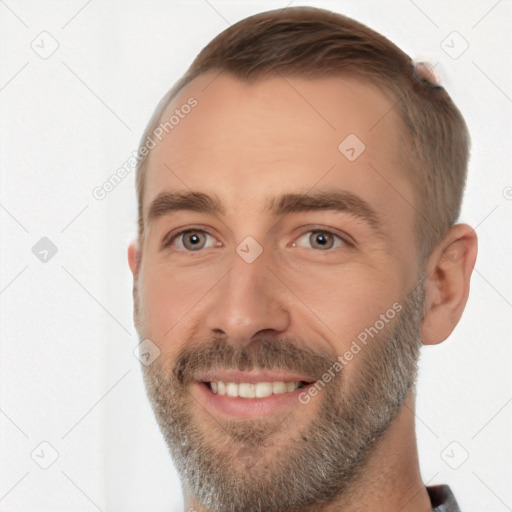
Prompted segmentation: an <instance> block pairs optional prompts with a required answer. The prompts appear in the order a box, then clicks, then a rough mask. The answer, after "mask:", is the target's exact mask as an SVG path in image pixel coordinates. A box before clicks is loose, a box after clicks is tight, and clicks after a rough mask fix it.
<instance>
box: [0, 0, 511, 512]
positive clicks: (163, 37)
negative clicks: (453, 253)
mask: <svg viewBox="0 0 512 512" xmlns="http://www.w3.org/2000/svg"><path fill="white" fill-rule="evenodd" d="M299 4H300V3H299V2H293V3H292V4H291V5H299ZM286 5H289V4H288V1H283V2H280V1H274V2H269V1H261V2H256V1H246V2H235V1H231V2H229V1H220V0H210V1H209V2H207V1H206V0H197V1H187V2H184V1H180V2H170V1H164V0H158V1H157V0H153V1H147V2H136V1H124V2H121V1H120V0H117V1H114V0H108V1H105V0H104V1H100V0H92V1H91V0H90V1H88V2H86V1H85V0H72V1H67V2H64V1H60V2H57V1H45V2H36V1H27V0H19V1H16V0H5V1H0V16H1V25H0V30H1V32H0V34H1V67H0V73H1V74H0V101H1V109H2V110H1V115H0V129H1V150H0V162H1V168H2V182H1V197H0V204H1V206H0V226H1V244H0V247H1V258H2V267H1V268H2V272H1V276H0V301H1V308H2V320H1V323H0V333H1V358H0V399H1V403H0V450H1V452H0V511H2V512H14V511H16V512H21V511H23V512H43V511H52V512H59V511H63V512H64V511H65V512H73V511H77V512H78V511H80V512H82V511H83V512H94V511H97V510H101V511H104V512H150V511H151V512H160V511H170V510H181V507H182V505H181V504H182V497H181V488H180V485H179V480H178V477H177V474H176V472H175V470H174V469H173V467H172V463H171V460H170V458H169V456H168V452H167V448H166V446H165V444H164V442H163V439H162V438H161V436H160V433H159V431H158V428H157V425H156V422H155V421H154V419H153V415H152V411H151V409H150V407H149V405H148V403H147V400H146V396H145V393H144V388H143V384H142V378H141V373H140V369H139V364H140V363H139V362H138V360H137V359H136V358H135V357H134V355H133V353H132V351H133V350H134V348H135V347H136V346H137V343H138V340H137V336H136V333H135V330H134V327H133V323H132V299H131V286H132V285H131V274H130V273H129V270H128V266H127V263H126V247H127V245H128V243H129V241H130V239H131V238H132V237H133V236H134V235H135V233H136V198H135V192H134V173H132V174H130V175H129V176H128V177H127V178H126V179H125V180H124V181H123V182H122V183H121V184H119V185H118V186H117V187H116V188H115V189H114V190H113V191H112V192H111V193H110V194H109V195H108V196H107V197H106V198H105V199H104V200H102V201H100V200H97V199H95V198H94V197H93V195H92V190H93V188H94V187H97V186H99V185H101V184H102V183H103V182H104V181H105V180H107V179H108V177H109V176H110V175H111V174H112V173H114V172H115V171H116V169H117V168H118V167H120V166H121V165H122V164H123V163H124V162H125V161H126V160H127V159H128V158H129V156H130V155H131V154H132V152H133V151H134V150H135V149H136V148H137V144H138V141H139V138H140V136H141V134H142V131H143V129H144V127H145V125H146V123H147V121H148V120H149V117H150V114H151V113H152V111H153V109H154V107H155V106H156V104H157V102H158V100H159V99H160V98H161V96H163V94H164V93H165V92H166V91H167V90H168V89H169V88H170V87H171V85H172V84H173V83H174V82H175V81H176V80H177V79H178V78H179V76H181V75H182V74H183V73H184V72H185V70H186V68H187V67H188V65H189V64H190V63H191V61H192V59H193V58H194V57H195V55H196V54H197V53H198V52H199V50H200V49H201V48H202V47H203V46H204V45H205V44H207V43H208V42H209V41H210V40H211V38H213V37H214V36H215V35H217V34H218V33H219V32H220V31H222V30H223V29H224V28H226V27H227V26H228V24H232V23H234V22H236V21H238V20H240V19H242V18H244V17H246V16H247V15H250V14H253V13H256V12H259V11H263V10H267V9H271V8H278V7H285V6H286ZM301 5H304V4H301ZM308 5H315V6H319V7H326V8H329V9H332V10H335V11H339V12H341V13H344V14H347V15H349V16H352V17H354V18H356V19H357V20H359V21H362V22H363V23H365V24H367V25H369V26H370V27H372V28H374V29H376V30H377V31H379V32H381V33H383V34H384V35H386V36H387V37H389V38H390V39H391V40H392V41H393V42H395V43H396V44H398V46H400V47H401V48H403V49H404V50H405V51H406V52H407V53H409V54H410V55H411V56H412V57H413V59H415V60H427V61H429V62H431V63H432V64H437V67H436V69H437V71H438V73H439V74H440V76H441V81H442V83H443V84H444V86H445V87H446V88H447V90H448V92H449V93H450V94H451V95H452V97H453V99H454V101H455V103H456V104H457V105H458V107H459V108H460V110H461V111H462V113H463V114H464V116H465V118H466V120H467V123H468V125H469V129H470V132H471V134H472V140H473V150H472V158H471V165H470V169H469V180H468V185H467V191H466V197H465V203H464V207H463V211H462V215H461V218H460V220H461V221H462V222H468V223H469V224H471V225H472V226H474V227H476V232H477V234H478V238H479V244H480V247H479V256H478V260H477V264H476V270H475V272H474V275H473V278H472V282H471V294H470V299H469V302H468V305H467V308H466V311H465V313H464V316H463V318H462V320H461V322H460V324H459V325H458V326H457V328H456V329H455V331H454V333H453V334H452V335H451V336H450V338H449V339H448V340H447V341H446V342H444V343H443V344H441V345H438V346H434V347H427V348H424V349H423V355H422V359H421V368H420V379H419V389H418V395H419V397H418V404H417V417H418V421H417V434H418V442H419V451H420V461H421V470H422V475H423V479H424V482H425V483H426V484H428V485H433V484H436V483H448V484H449V485H450V486H451V487H452V489H453V491H454V493H455V495H456V497H457V499H458V501H459V504H460V505H461V508H462V510H463V511H464V512H476V511H481V510H485V511H496V512H505V511H507V510H512V487H511V486H510V482H511V481H512V447H511V440H510V432H511V431H512V403H511V401H512V385H511V379H510V376H509V374H510V370H511V367H512V363H511V359H512V358H511V352H512V348H511V347H512V344H511V334H512V332H511V327H510V318H511V311H512V310H511V308H512V292H511V290H512V286H511V284H512V282H511V275H510V262H511V261H512V258H511V256H512V247H511V245H512V244H511V238H512V237H511V235H512V229H511V226H512V221H511V210H512V201H511V200H510V199H511V197H512V196H511V189H510V187H511V186H512V176H511V172H510V162H511V160H512V154H511V149H510V147H511V144H510V140H511V138H510V135H511V131H512V130H511V119H512V116H511V113H512V77H511V70H510V69H511V67H510V62H512V56H511V44H510V43H511V39H510V34H509V32H510V26H511V13H512V6H511V3H510V1H509V0H502V1H496V0H482V1H478V2H476V1H473V2H459V1H453V0H452V1H450V2H445V1H426V0H415V2H413V1H410V0H400V1H398V0H396V1H389V2H380V1H366V2H356V1H350V2H349V1H335V2H334V1H333V2H328V1H324V2H309V3H308ZM43 31H46V32H47V33H48V34H51V36H50V35H48V34H43V35H40V34H41V32H43ZM454 31H456V32H458V34H459V35H460V36H461V37H462V38H464V40H465V41H467V44H469V47H468V49H467V50H466V51H465V52H464V53H462V55H460V56H459V57H458V58H453V56H454V55H455V54H456V53H458V52H460V51H461V49H463V46H462V45H463V44H465V43H464V41H463V39H461V37H459V36H458V35H456V34H455V35H454V34H453V32H454ZM52 38H53V39H52ZM447 38H448V39H447ZM53 40H54V41H56V42H53ZM443 41H445V42H444V43H443ZM57 43H58V48H57V49H56V51H55V52H54V53H53V54H52V55H51V56H49V57H48V58H42V57H47V55H44V54H43V55H42V56H40V54H41V53H44V51H49V50H51V49H52V45H56V44H57ZM31 45H32V47H31ZM34 47H35V49H37V50H36V51H35V49H34ZM450 47H452V48H451V49H450ZM445 50H446V51H445ZM447 51H448V52H451V53H452V55H451V56H450V55H449V54H448V53H447ZM37 52H39V53H37ZM507 187H509V188H507ZM42 237H48V238H49V239H50V240H51V241H52V242H53V244H55V246H56V247H57V250H58V252H57V253H56V254H55V255H54V256H53V257H52V258H51V259H49V261H47V262H45V263H44V262H41V261H40V260H39V259H38V258H37V257H36V255H34V254H33V252H32V247H33V246H34V245H35V244H36V243H37V242H38V241H39V240H40V239H41V238H42ZM43 441H45V442H47V443H49V444H50V445H51V447H52V448H50V447H49V446H48V445H42V446H39V444H40V443H41V442H43ZM454 442H455V443H454ZM34 449H36V451H35V452H34V453H33V454H32V457H31V453H32V452H33V450H34ZM53 450H55V451H56V452H57V453H58V458H57V460H56V461H55V462H54V463H53V464H52V465H51V466H50V467H49V468H48V469H42V468H41V467H40V466H39V465H38V464H43V465H44V464H49V463H50V462H51V460H52V459H51V457H52V453H53ZM466 456H468V458H467V460H464V459H465V458H466ZM450 466H452V467H450ZM454 466H460V467H458V468H456V469H454Z"/></svg>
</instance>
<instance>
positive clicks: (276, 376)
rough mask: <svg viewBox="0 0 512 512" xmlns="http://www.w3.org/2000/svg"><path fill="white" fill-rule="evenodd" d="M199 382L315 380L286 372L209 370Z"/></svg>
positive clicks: (302, 374)
mask: <svg viewBox="0 0 512 512" xmlns="http://www.w3.org/2000/svg"><path fill="white" fill-rule="evenodd" d="M197 380H198V381H200V382H217V381H221V382H236V383H240V382H249V383H253V384H256V383H257V382H308V383H310V382H314V381H315V380H316V379H315V378H314V377H311V375H306V374H305V373H296V372H287V371H285V370H250V371H240V370H233V369H226V370H221V369H219V370H210V371H208V372H206V373H204V374H203V375H201V376H200V377H199V378H198V379H197Z"/></svg>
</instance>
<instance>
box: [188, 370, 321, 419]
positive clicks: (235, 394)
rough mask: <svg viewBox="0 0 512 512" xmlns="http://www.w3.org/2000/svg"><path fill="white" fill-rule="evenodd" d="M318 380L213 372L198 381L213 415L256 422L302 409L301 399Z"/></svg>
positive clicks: (261, 372)
mask: <svg viewBox="0 0 512 512" xmlns="http://www.w3.org/2000/svg"><path fill="white" fill-rule="evenodd" d="M315 382H316V380H315V379H314V378H311V377H309V376H304V375H300V374H292V373H284V372H263V371H251V372H247V371H235V370H229V371H222V372H220V371H219V372H211V373H210V374H208V375H206V376H203V377H202V378H201V380H198V381H196V383H195V385H196V387H197V389H198V392H199V393H200V395H201V396H202V398H203V402H204V406H205V408H206V409H207V410H208V411H209V412H210V413H211V414H214V415H220V416H229V417H233V416H235V417H239V418H254V417H258V416H266V415H270V414H276V413H278V412H280V411H284V410H289V408H290V407H296V406H299V405H301V402H300V400H299V395H300V394H301V393H303V392H307V390H308V388H309V387H311V386H313V385H314V384H315Z"/></svg>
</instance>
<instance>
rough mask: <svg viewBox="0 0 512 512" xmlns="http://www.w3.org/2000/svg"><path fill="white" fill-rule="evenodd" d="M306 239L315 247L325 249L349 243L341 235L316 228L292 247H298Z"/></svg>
mask: <svg viewBox="0 0 512 512" xmlns="http://www.w3.org/2000/svg"><path fill="white" fill-rule="evenodd" d="M304 240H306V243H309V244H310V245H311V247H312V248H313V249H319V250H323V251H327V250H329V249H335V248H337V247H339V246H340V245H348V242H346V241H345V240H343V238H341V237H340V236H339V235H336V234H334V233H332V232H331V231H327V230H325V229H314V230H312V231H308V232H307V233H305V234H303V235H302V236H301V237H299V239H298V241H299V242H294V243H293V244H292V247H297V246H298V245H299V243H300V241H304Z"/></svg>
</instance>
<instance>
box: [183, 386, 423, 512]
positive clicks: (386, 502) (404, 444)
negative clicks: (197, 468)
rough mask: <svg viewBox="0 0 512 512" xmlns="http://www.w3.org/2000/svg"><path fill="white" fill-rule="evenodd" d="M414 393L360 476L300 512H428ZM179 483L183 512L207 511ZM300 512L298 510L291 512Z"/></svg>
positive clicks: (184, 486)
mask: <svg viewBox="0 0 512 512" xmlns="http://www.w3.org/2000/svg"><path fill="white" fill-rule="evenodd" d="M414 398H415V397H414V391H412V392H411V393H409V396H408V397H407V399H406V401H405V402H404V404H403V405H402V408H401V409H400V411H399V413H398V415H397V417H396V418H395V419H394V421H393V423H392V424H391V426H390V427H389V429H388V431H387V432H386V433H385V434H384V436H383V437H382V438H381V439H380V440H379V441H378V442H377V445H376V446H375V450H374V452H373V454H372V456H371V458H370V460H369V462H368V464H367V466H366V468H365V471H364V473H363V474H362V475H361V476H360V477H359V478H358V479H356V480H354V482H353V483H352V484H351V486H350V488H349V489H348V491H347V492H346V493H345V494H344V495H343V496H341V497H339V498H338V499H337V500H336V501H334V502H331V503H329V504H327V505H323V506H321V507H320V506H316V505H315V506H313V507H311V508H308V509H307V510H304V511H303V512H311V511H312V510H314V511H315V512H341V511H343V512H363V511H367V510H379V512H397V511H400V512H430V511H431V509H432V505H431V502H430V498H429V496H428V492H427V490H426V487H425V484H424V483H423V481H422V479H421V474H420V469H419V461H418V448H417V442H416V434H415V416H414ZM182 484H183V493H184V501H185V512H189V511H190V512H209V509H207V508H205V507H204V506H203V505H201V504H200V503H199V502H197V500H196V499H195V498H194V497H193V496H191V494H190V493H189V492H188V488H187V487H188V486H187V485H186V482H182ZM295 512H302V511H295Z"/></svg>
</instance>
